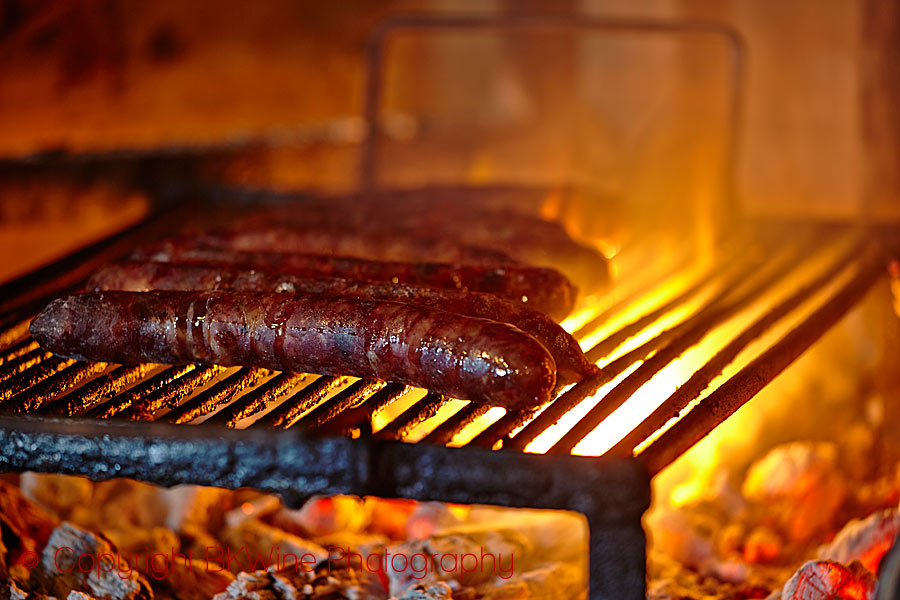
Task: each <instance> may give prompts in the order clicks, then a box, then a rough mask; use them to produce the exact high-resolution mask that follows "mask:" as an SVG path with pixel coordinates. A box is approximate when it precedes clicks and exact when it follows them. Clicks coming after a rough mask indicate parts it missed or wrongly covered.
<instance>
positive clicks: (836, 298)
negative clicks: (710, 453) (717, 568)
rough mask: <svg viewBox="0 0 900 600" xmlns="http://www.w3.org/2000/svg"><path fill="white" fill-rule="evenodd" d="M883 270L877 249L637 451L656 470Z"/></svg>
mask: <svg viewBox="0 0 900 600" xmlns="http://www.w3.org/2000/svg"><path fill="white" fill-rule="evenodd" d="M883 274H884V260H883V256H882V255H881V253H880V252H877V253H873V255H871V256H869V257H868V258H867V260H866V261H865V262H864V263H863V264H862V265H860V266H859V267H858V268H857V271H856V274H855V275H854V277H853V278H852V279H851V280H850V281H848V282H847V283H845V284H844V285H842V286H841V288H840V289H839V290H838V291H837V292H835V293H834V294H833V295H832V296H831V297H830V298H829V299H828V300H827V301H826V302H825V303H824V304H822V305H821V306H820V307H819V308H818V309H816V310H815V311H814V312H813V313H812V314H810V315H809V316H808V317H807V318H806V319H805V320H804V321H803V322H802V323H801V324H800V325H798V326H797V327H796V328H794V329H793V330H791V332H790V333H788V334H787V335H786V336H784V337H783V338H781V339H780V340H779V341H778V342H776V343H775V344H774V345H773V346H771V347H770V348H769V349H768V350H766V351H765V352H763V353H762V354H761V355H759V356H758V357H757V358H756V359H754V360H753V361H751V362H750V363H749V364H748V365H746V366H745V367H744V368H742V369H741V370H740V371H738V373H737V374H736V375H734V376H733V377H731V378H730V379H729V380H728V381H726V382H725V383H724V384H722V385H721V386H720V387H719V388H717V389H716V390H715V391H713V392H712V393H711V394H710V395H709V396H707V397H706V398H705V399H704V400H703V401H702V402H700V403H699V404H698V405H697V406H696V407H694V409H693V410H691V411H690V412H689V413H688V414H687V415H685V416H684V417H683V418H682V419H681V420H679V421H678V422H677V423H675V424H674V425H673V426H672V427H671V428H670V429H669V430H668V431H666V432H665V433H663V434H662V435H661V436H660V437H659V438H658V439H656V440H655V441H654V442H653V443H652V444H651V445H650V446H649V447H648V448H647V449H646V450H645V451H644V452H642V453H641V454H640V456H641V457H643V458H644V459H645V462H646V464H647V466H648V468H649V469H650V472H651V473H658V472H659V471H660V470H661V469H662V468H663V467H665V466H667V465H668V464H670V463H671V462H672V461H673V460H675V458H677V457H678V456H680V455H681V454H683V453H684V452H686V451H687V450H688V449H689V448H691V447H692V446H693V445H694V444H696V443H697V442H698V441H700V440H701V439H703V438H704V437H705V436H706V435H707V434H708V433H709V432H711V431H712V430H713V429H714V428H715V427H717V426H718V425H719V424H720V423H722V422H723V421H724V420H725V419H727V418H728V417H730V416H731V415H732V414H734V412H735V411H737V409H739V408H740V407H741V406H743V405H744V404H745V403H746V402H747V401H748V400H750V398H752V397H753V396H755V395H756V394H757V393H758V392H759V391H760V390H762V388H763V387H765V386H766V385H768V383H769V382H770V381H772V380H773V379H774V378H775V377H777V376H778V375H779V374H780V373H781V372H782V371H784V369H786V368H787V367H788V366H789V365H790V364H791V363H793V362H794V361H795V360H796V359H797V358H798V357H799V356H800V355H801V354H802V353H803V352H805V351H806V350H807V349H808V348H809V347H810V346H812V345H813V344H814V343H815V342H816V341H818V340H819V339H820V338H821V337H822V336H823V335H825V333H826V332H827V331H829V330H830V329H831V328H832V327H833V326H834V325H836V324H837V322H838V321H839V320H840V319H842V318H843V317H844V315H846V314H847V313H848V312H849V311H850V309H852V308H853V307H854V306H855V305H856V304H857V303H858V302H859V301H860V300H862V298H863V297H864V296H865V295H866V293H868V291H869V290H870V289H871V288H872V287H873V286H874V285H875V283H876V282H877V281H878V280H879V279H880V278H881V277H882V276H883Z"/></svg>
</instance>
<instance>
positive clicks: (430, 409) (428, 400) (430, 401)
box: [374, 392, 448, 440]
mask: <svg viewBox="0 0 900 600" xmlns="http://www.w3.org/2000/svg"><path fill="white" fill-rule="evenodd" d="M447 400H448V398H447V397H446V396H443V395H441V394H436V393H434V392H428V393H427V394H425V396H423V397H422V398H421V399H420V400H419V401H418V402H416V403H415V404H413V405H412V406H410V407H409V408H407V409H406V410H405V411H403V412H402V413H401V414H400V415H399V416H398V417H396V418H395V419H394V420H392V421H391V422H390V423H388V424H387V425H385V426H384V427H383V428H382V429H381V430H379V431H378V433H376V434H375V436H374V437H375V439H379V440H400V439H403V438H404V437H406V435H408V434H409V432H410V431H412V430H413V429H414V428H415V427H416V426H418V425H420V424H421V423H424V422H425V421H427V420H428V419H430V418H431V417H433V416H434V415H436V414H437V412H438V410H440V408H441V406H443V405H444V404H445V403H446V402H447Z"/></svg>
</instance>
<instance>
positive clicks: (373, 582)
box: [310, 569, 387, 600]
mask: <svg viewBox="0 0 900 600" xmlns="http://www.w3.org/2000/svg"><path fill="white" fill-rule="evenodd" d="M310 600H387V592H386V591H385V589H384V585H383V584H382V583H381V579H379V577H378V575H377V574H376V573H372V572H371V571H368V570H363V571H359V570H356V569H332V570H331V571H330V572H326V573H321V574H320V575H319V576H317V577H316V578H315V579H313V583H312V594H311V596H310Z"/></svg>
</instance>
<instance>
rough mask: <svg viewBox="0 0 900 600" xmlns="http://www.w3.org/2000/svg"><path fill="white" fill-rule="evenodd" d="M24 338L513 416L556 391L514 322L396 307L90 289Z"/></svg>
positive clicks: (45, 316) (97, 355) (59, 347)
mask: <svg viewBox="0 0 900 600" xmlns="http://www.w3.org/2000/svg"><path fill="white" fill-rule="evenodd" d="M30 329H31V335H32V336H33V337H34V339H35V340H37V342H38V343H39V344H40V345H41V347H43V348H44V349H46V350H48V351H50V352H53V353H55V354H58V355H61V356H67V357H70V358H76V359H82V360H85V359H86V360H95V361H103V362H112V363H121V364H133V363H141V362H155V363H166V364H184V363H191V362H200V363H206V364H220V365H245V366H256V367H263V368H267V369H275V370H282V371H296V372H305V373H319V374H323V375H352V376H355V377H363V378H375V379H381V380H389V381H396V382H400V383H405V384H409V385H415V386H419V387H424V388H428V389H430V390H432V391H434V392H438V393H441V394H447V395H449V396H452V397H455V398H462V399H466V400H472V401H474V402H480V403H485V404H490V405H495V406H502V407H506V408H510V409H527V408H531V407H534V406H538V405H540V404H543V403H545V402H547V401H549V400H550V394H551V391H552V390H553V388H554V384H555V372H556V366H555V365H554V363H553V358H552V357H551V356H550V354H549V353H548V352H547V350H546V349H545V348H544V347H543V346H542V345H541V344H540V343H538V342H537V340H535V339H534V338H533V337H531V336H530V335H528V334H526V333H523V332H522V331H520V330H518V329H516V328H515V327H513V326H512V325H508V324H506V323H497V322H495V321H489V320H487V319H477V318H472V317H464V316H460V315H455V314H452V313H449V312H446V311H442V310H436V309H432V308H427V307H423V306H413V305H410V304H400V303H397V302H382V301H371V300H359V299H355V298H332V297H326V296H313V295H309V296H303V295H297V294H278V293H252V292H230V291H203V292H160V291H154V292H96V293H91V292H89V293H82V294H75V295H71V296H68V297H65V298H60V299H57V300H54V301H53V302H51V303H50V305H49V306H47V308H45V309H44V310H43V312H41V313H40V314H38V316H36V317H35V318H34V320H33V321H32V322H31V327H30Z"/></svg>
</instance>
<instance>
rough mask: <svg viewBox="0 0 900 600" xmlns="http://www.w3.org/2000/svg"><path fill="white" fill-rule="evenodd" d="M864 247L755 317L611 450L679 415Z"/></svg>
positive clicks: (627, 450)
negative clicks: (745, 352) (727, 368)
mask: <svg viewBox="0 0 900 600" xmlns="http://www.w3.org/2000/svg"><path fill="white" fill-rule="evenodd" d="M864 250H865V246H864V244H863V243H855V244H853V245H852V246H851V247H850V249H849V250H848V251H846V252H845V253H844V254H843V255H842V256H841V257H840V258H838V260H836V261H835V262H834V263H832V264H830V265H829V266H828V267H827V268H826V269H825V270H824V271H823V272H822V273H821V274H819V275H818V276H817V277H815V278H814V279H813V280H812V281H810V282H809V283H807V284H806V285H804V286H803V287H801V288H800V289H798V290H797V291H796V292H795V293H794V294H793V295H791V296H789V297H788V298H786V299H784V300H782V301H781V302H780V303H779V304H777V305H776V306H774V307H773V308H772V309H771V310H769V311H768V312H766V313H765V314H764V315H762V316H761V317H759V318H758V319H756V320H755V321H754V322H753V323H752V324H750V325H749V326H748V327H746V328H745V329H744V330H742V331H741V333H739V334H738V335H737V337H735V338H734V339H733V340H731V341H730V342H729V343H728V344H727V345H726V346H725V347H724V348H722V349H721V350H720V351H719V352H718V353H716V355H715V356H713V357H712V358H711V359H710V360H709V361H707V362H706V363H705V364H704V365H703V366H702V367H701V368H700V369H698V370H697V371H696V372H695V373H694V374H693V375H692V376H691V377H690V379H688V380H687V382H685V383H684V384H683V385H681V386H680V387H679V388H678V389H677V390H675V392H673V393H672V395H671V396H669V398H667V399H666V400H665V401H664V402H663V403H662V404H660V406H659V407H658V408H657V409H656V410H655V411H653V412H652V413H651V414H650V415H648V416H647V418H646V419H644V421H643V422H641V423H640V424H639V425H638V426H637V427H635V428H634V429H632V430H631V431H630V432H629V433H628V435H626V436H625V437H624V438H622V440H621V441H619V442H618V443H617V444H616V445H615V446H613V447H612V448H611V449H610V452H611V453H613V454H616V455H630V454H631V453H632V451H633V450H634V448H636V447H637V446H638V445H639V444H640V443H641V442H643V441H644V440H646V439H648V438H649V437H650V436H652V435H653V434H654V433H656V432H657V431H659V430H660V429H661V428H662V427H663V426H665V424H666V423H667V422H668V421H669V419H670V418H673V417H678V414H679V413H680V412H681V411H682V410H683V409H684V408H685V407H687V406H688V405H689V404H690V403H691V402H692V401H693V400H695V399H696V398H698V397H699V396H700V394H702V393H703V391H704V390H705V389H706V388H707V387H708V386H709V385H710V384H711V383H712V381H713V380H714V379H715V378H716V377H718V376H719V375H720V374H721V373H722V372H723V371H724V370H725V368H726V367H727V366H728V365H730V364H731V363H732V362H733V361H734V360H735V359H736V358H737V357H738V355H739V354H740V352H741V351H742V350H743V349H744V348H746V347H747V346H748V345H750V344H751V343H752V342H753V341H754V340H757V339H759V338H760V337H761V336H762V335H764V334H765V333H766V332H767V331H769V330H770V329H771V328H772V326H774V325H775V324H776V323H777V322H778V321H780V320H781V319H783V318H784V317H786V316H787V315H788V314H790V313H791V312H793V311H794V310H795V309H797V308H798V307H800V305H802V304H803V303H804V302H806V301H807V300H809V299H810V298H811V297H812V296H813V295H814V294H815V293H816V292H818V291H820V290H821V289H822V288H823V287H824V286H826V285H827V284H828V283H829V282H831V281H834V280H835V279H836V278H837V277H838V276H839V275H840V274H841V273H842V272H844V271H846V270H847V268H848V267H850V266H851V265H852V264H853V263H854V262H855V259H856V258H857V257H858V256H860V254H861V253H863V251H864Z"/></svg>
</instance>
